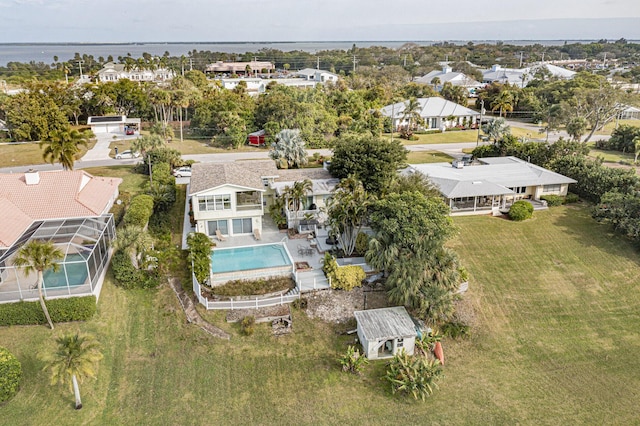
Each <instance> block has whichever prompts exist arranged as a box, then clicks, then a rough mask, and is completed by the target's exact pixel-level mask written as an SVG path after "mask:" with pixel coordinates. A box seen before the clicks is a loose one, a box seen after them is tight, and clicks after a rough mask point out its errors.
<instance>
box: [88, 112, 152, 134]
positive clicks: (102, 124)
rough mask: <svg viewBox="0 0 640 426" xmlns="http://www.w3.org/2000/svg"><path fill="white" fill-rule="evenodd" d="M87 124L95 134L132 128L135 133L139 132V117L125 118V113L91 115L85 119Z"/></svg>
mask: <svg viewBox="0 0 640 426" xmlns="http://www.w3.org/2000/svg"><path fill="white" fill-rule="evenodd" d="M87 124H88V125H89V126H90V127H91V131H92V132H93V133H94V134H96V135H97V134H101V133H125V131H126V129H133V130H134V131H135V134H138V135H139V134H140V119H139V118H127V116H126V115H105V116H92V117H89V118H88V119H87Z"/></svg>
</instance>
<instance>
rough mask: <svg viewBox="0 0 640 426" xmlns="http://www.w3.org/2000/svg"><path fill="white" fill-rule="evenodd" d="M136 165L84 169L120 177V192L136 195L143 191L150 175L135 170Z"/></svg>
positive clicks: (99, 174) (88, 171)
mask: <svg viewBox="0 0 640 426" xmlns="http://www.w3.org/2000/svg"><path fill="white" fill-rule="evenodd" d="M133 168H134V166H129V165H122V166H104V167H88V168H86V169H83V170H84V171H86V172H87V173H89V174H92V175H94V176H106V177H119V178H122V183H121V184H120V187H119V190H120V192H129V193H130V194H132V195H135V194H137V193H139V192H140V191H142V189H141V188H142V187H143V185H144V184H145V183H146V182H147V181H148V180H149V176H146V175H141V174H138V173H134V172H133Z"/></svg>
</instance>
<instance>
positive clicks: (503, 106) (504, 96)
mask: <svg viewBox="0 0 640 426" xmlns="http://www.w3.org/2000/svg"><path fill="white" fill-rule="evenodd" d="M514 103H515V102H514V100H513V95H512V94H511V92H510V91H508V90H502V91H501V92H500V94H499V95H498V96H497V97H496V98H495V99H494V100H493V102H491V111H496V110H500V117H502V112H503V111H504V115H505V117H506V116H507V112H511V111H513V105H514Z"/></svg>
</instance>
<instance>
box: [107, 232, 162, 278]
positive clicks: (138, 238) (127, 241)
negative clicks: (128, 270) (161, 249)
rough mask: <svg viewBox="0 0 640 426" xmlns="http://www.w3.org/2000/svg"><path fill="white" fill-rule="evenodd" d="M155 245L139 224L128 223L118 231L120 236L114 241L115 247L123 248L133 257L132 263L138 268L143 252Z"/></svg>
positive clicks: (116, 248)
mask: <svg viewBox="0 0 640 426" xmlns="http://www.w3.org/2000/svg"><path fill="white" fill-rule="evenodd" d="M152 245H153V239H152V238H151V236H150V235H149V234H148V233H147V232H146V231H145V230H143V229H142V228H141V227H139V226H132V225H128V226H125V227H124V228H122V229H120V230H119V231H118V238H116V239H115V240H114V241H113V247H114V249H115V250H116V251H117V250H123V251H124V252H125V253H127V254H128V255H129V257H130V258H131V263H132V264H133V266H134V267H135V268H136V269H137V268H138V265H139V259H140V256H141V254H142V253H144V252H145V251H147V250H149V249H150V248H151V247H152Z"/></svg>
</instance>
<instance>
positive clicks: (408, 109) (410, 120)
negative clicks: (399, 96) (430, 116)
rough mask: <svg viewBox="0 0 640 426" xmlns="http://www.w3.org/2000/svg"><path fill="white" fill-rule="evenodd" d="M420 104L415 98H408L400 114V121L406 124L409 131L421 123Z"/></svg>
mask: <svg viewBox="0 0 640 426" xmlns="http://www.w3.org/2000/svg"><path fill="white" fill-rule="evenodd" d="M420 109H421V106H420V102H418V100H417V99H416V98H409V101H408V102H407V104H406V106H405V108H404V111H403V113H402V121H406V122H407V128H408V129H409V130H415V129H416V127H418V125H420V123H422V121H423V120H422V116H421V115H420Z"/></svg>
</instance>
